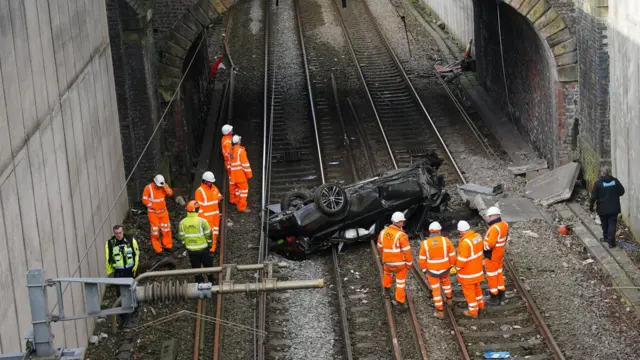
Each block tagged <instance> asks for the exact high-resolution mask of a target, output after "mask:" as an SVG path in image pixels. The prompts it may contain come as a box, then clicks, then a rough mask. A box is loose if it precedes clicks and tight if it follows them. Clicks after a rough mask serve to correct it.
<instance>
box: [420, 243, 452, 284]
mask: <svg viewBox="0 0 640 360" xmlns="http://www.w3.org/2000/svg"><path fill="white" fill-rule="evenodd" d="M455 263H456V250H455V249H454V248H453V244H452V243H451V240H449V239H448V238H446V237H444V236H441V235H437V236H432V237H429V238H427V239H425V240H423V241H422V242H421V243H420V255H419V257H418V264H420V269H422V271H425V270H426V271H428V272H429V273H430V274H429V275H434V276H439V275H442V274H443V273H445V272H447V271H449V268H450V267H451V266H452V265H455Z"/></svg>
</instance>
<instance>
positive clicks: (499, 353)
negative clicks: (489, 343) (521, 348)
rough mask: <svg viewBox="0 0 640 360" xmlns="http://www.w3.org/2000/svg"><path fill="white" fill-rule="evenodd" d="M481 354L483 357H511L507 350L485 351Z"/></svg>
mask: <svg viewBox="0 0 640 360" xmlns="http://www.w3.org/2000/svg"><path fill="white" fill-rule="evenodd" d="M482 356H484V358H485V359H507V358H510V357H511V354H510V353H509V352H508V351H487V352H486V353H484V354H483V355H482Z"/></svg>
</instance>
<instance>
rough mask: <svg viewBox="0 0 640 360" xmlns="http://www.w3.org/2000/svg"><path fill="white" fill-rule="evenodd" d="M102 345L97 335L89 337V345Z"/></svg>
mask: <svg viewBox="0 0 640 360" xmlns="http://www.w3.org/2000/svg"><path fill="white" fill-rule="evenodd" d="M99 343H100V339H99V338H98V337H97V336H96V335H91V336H90V337H89V344H92V345H98V344H99Z"/></svg>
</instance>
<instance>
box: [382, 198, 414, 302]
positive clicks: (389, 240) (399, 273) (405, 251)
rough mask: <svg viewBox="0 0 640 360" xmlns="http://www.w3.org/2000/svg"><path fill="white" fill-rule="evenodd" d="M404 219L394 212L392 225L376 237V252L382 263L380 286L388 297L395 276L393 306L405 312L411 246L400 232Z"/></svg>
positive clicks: (402, 232)
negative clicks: (382, 274) (378, 253)
mask: <svg viewBox="0 0 640 360" xmlns="http://www.w3.org/2000/svg"><path fill="white" fill-rule="evenodd" d="M405 221H406V219H405V218H404V214H403V213H401V212H399V211H398V212H395V213H393V215H392V216H391V222H393V224H392V225H390V226H388V227H386V228H384V230H382V231H381V232H380V235H379V236H378V252H380V255H381V256H382V262H383V263H384V277H383V278H382V286H383V287H384V289H385V293H386V295H390V289H391V284H392V283H393V275H394V274H395V276H396V293H395V300H394V301H393V305H395V306H398V308H399V310H400V311H406V310H407V305H406V304H405V302H404V301H405V291H404V286H405V281H406V278H407V273H409V269H411V265H412V264H413V263H412V261H413V259H412V256H411V246H409V237H408V236H407V234H405V232H404V231H403V230H402V227H403V226H404V223H405Z"/></svg>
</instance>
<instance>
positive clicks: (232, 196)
mask: <svg viewBox="0 0 640 360" xmlns="http://www.w3.org/2000/svg"><path fill="white" fill-rule="evenodd" d="M232 138H233V135H224V136H222V147H221V149H222V157H223V158H224V168H225V169H227V175H228V176H229V179H231V170H230V167H229V157H230V156H231V147H232V146H233V143H232V142H231V139H232ZM236 190H237V189H236V184H235V183H233V182H231V181H229V202H230V203H232V204H235V203H236V202H237V201H238V195H237V194H236Z"/></svg>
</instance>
